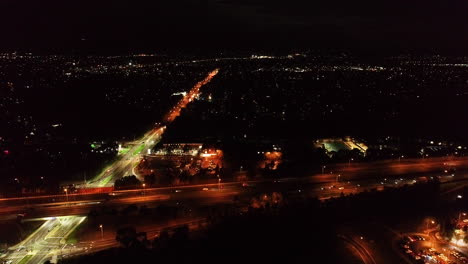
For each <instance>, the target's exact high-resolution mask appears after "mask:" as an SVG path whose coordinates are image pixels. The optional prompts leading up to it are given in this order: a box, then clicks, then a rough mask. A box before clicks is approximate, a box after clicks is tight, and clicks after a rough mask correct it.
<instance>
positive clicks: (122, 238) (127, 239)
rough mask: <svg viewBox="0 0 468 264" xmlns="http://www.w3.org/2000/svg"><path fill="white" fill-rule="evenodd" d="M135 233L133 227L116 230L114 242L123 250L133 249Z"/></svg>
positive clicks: (135, 240)
mask: <svg viewBox="0 0 468 264" xmlns="http://www.w3.org/2000/svg"><path fill="white" fill-rule="evenodd" d="M137 237H138V235H137V232H136V229H135V228H134V227H131V226H128V227H123V228H120V229H119V230H117V236H116V238H115V239H116V240H117V241H118V242H119V243H120V244H121V245H122V246H123V247H125V248H131V247H135V246H136V244H137V242H138V240H137Z"/></svg>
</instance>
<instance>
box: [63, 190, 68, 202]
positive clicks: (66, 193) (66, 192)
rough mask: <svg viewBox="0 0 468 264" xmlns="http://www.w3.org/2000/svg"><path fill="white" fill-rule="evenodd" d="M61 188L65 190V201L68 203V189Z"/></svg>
mask: <svg viewBox="0 0 468 264" xmlns="http://www.w3.org/2000/svg"><path fill="white" fill-rule="evenodd" d="M63 190H64V191H65V195H66V196H67V203H68V189H67V188H65V189H63Z"/></svg>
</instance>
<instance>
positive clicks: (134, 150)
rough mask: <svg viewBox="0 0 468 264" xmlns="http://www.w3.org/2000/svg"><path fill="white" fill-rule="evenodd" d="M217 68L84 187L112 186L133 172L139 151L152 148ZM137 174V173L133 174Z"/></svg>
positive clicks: (138, 159) (215, 72)
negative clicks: (161, 121)
mask: <svg viewBox="0 0 468 264" xmlns="http://www.w3.org/2000/svg"><path fill="white" fill-rule="evenodd" d="M218 72H219V69H215V70H213V71H211V72H210V73H209V74H208V75H207V76H206V77H205V79H203V80H202V81H199V82H198V83H197V84H195V86H193V88H192V89H191V90H190V91H189V92H188V93H187V94H186V95H185V96H184V97H183V98H182V99H181V100H180V101H179V102H178V103H177V104H176V105H175V106H174V107H172V108H171V110H169V112H168V113H167V114H166V115H165V116H164V118H163V123H164V124H163V125H160V126H158V127H156V128H154V129H151V130H150V131H148V132H146V133H145V134H144V136H143V137H141V138H139V139H137V140H135V141H134V142H136V144H135V145H134V146H133V147H131V148H130V149H129V150H128V152H127V153H125V154H123V155H122V156H120V157H119V158H118V159H117V160H116V161H115V162H114V163H113V164H112V165H111V166H109V167H108V168H107V169H106V170H104V171H103V172H102V173H101V174H99V175H98V176H97V177H96V178H94V179H93V180H91V181H90V182H89V183H88V184H86V186H85V187H86V188H96V187H105V186H112V185H113V184H114V182H115V180H116V179H118V178H120V177H122V176H125V175H130V174H133V171H134V168H135V166H136V164H138V162H139V161H140V155H139V154H140V153H145V152H147V150H148V149H152V148H153V147H154V146H155V145H156V144H157V143H158V142H159V141H160V139H161V137H162V135H163V134H164V132H165V129H166V125H168V124H170V123H172V122H173V121H174V120H175V119H176V118H177V117H178V116H179V115H180V112H181V110H182V109H184V108H185V107H187V105H188V104H189V103H190V102H192V101H193V99H195V98H196V97H197V96H198V95H199V94H200V88H201V87H202V86H204V85H206V84H207V83H209V82H210V81H211V79H213V77H215V76H216V74H218ZM135 176H138V175H135Z"/></svg>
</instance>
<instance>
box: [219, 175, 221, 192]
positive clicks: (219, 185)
mask: <svg viewBox="0 0 468 264" xmlns="http://www.w3.org/2000/svg"><path fill="white" fill-rule="evenodd" d="M219 189H221V178H218V190H219Z"/></svg>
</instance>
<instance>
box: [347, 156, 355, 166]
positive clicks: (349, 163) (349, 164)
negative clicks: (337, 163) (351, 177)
mask: <svg viewBox="0 0 468 264" xmlns="http://www.w3.org/2000/svg"><path fill="white" fill-rule="evenodd" d="M353 160H354V159H353V158H350V159H349V160H348V166H351V161H353Z"/></svg>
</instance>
